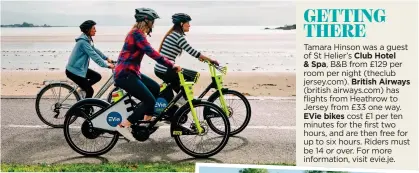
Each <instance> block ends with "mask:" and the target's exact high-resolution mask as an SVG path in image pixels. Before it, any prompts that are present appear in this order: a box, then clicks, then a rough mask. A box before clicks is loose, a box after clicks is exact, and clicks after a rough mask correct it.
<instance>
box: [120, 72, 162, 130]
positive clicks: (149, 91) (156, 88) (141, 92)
mask: <svg viewBox="0 0 419 173" xmlns="http://www.w3.org/2000/svg"><path fill="white" fill-rule="evenodd" d="M115 84H116V85H117V86H118V87H120V88H122V89H123V90H125V91H126V92H128V93H129V94H131V95H132V96H133V97H135V98H137V99H138V100H141V102H140V103H139V104H138V105H137V108H136V109H135V110H134V113H133V114H132V115H131V116H129V117H128V119H127V120H128V121H129V122H130V123H132V124H133V123H135V122H137V121H139V120H143V119H144V115H153V114H154V106H155V104H156V97H157V96H158V94H159V92H160V85H159V84H158V83H157V82H155V81H154V80H153V79H151V78H149V77H148V76H146V75H144V74H141V78H140V77H139V76H137V75H136V74H129V75H128V76H127V77H122V78H117V79H115Z"/></svg>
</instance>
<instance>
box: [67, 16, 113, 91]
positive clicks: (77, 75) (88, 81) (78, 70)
mask: <svg viewBox="0 0 419 173" xmlns="http://www.w3.org/2000/svg"><path fill="white" fill-rule="evenodd" d="M95 25H96V22H94V21H92V20H87V21H85V22H83V23H82V24H81V25H80V30H81V32H83V33H82V34H81V35H80V36H79V37H78V38H76V45H75V46H74V49H73V51H72V53H71V55H70V58H69V60H68V63H67V66H66V71H65V73H66V75H67V77H68V78H69V79H71V80H72V81H73V82H74V83H76V84H77V85H78V86H79V87H80V88H81V89H82V90H83V91H85V92H86V96H85V98H92V96H93V93H94V90H93V87H92V86H93V85H94V84H96V83H97V82H99V81H100V80H101V79H102V76H101V75H100V74H99V73H97V72H95V71H93V70H91V69H89V60H90V58H92V59H93V61H94V62H96V64H98V65H99V66H100V67H104V68H112V69H113V68H114V67H115V66H114V65H113V64H112V60H111V59H110V58H108V57H107V56H105V55H104V54H103V53H102V52H101V51H99V49H97V48H95V47H94V44H93V39H92V36H95V34H96V28H95ZM104 60H106V61H108V63H106V62H105V61H104Z"/></svg>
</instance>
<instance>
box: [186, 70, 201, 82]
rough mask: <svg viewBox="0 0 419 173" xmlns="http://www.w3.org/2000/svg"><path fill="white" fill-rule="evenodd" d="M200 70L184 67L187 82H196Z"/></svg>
mask: <svg viewBox="0 0 419 173" xmlns="http://www.w3.org/2000/svg"><path fill="white" fill-rule="evenodd" d="M199 75H200V74H199V72H197V71H194V70H190V69H185V68H184V69H183V76H184V77H185V81H186V82H193V83H196V81H198V79H199Z"/></svg>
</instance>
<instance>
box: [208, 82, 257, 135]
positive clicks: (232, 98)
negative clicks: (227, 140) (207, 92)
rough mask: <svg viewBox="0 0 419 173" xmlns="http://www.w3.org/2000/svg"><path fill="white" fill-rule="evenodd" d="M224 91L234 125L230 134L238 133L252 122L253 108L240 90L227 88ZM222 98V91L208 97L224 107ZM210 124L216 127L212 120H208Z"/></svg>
mask: <svg viewBox="0 0 419 173" xmlns="http://www.w3.org/2000/svg"><path fill="white" fill-rule="evenodd" d="M222 92H223V97H224V100H225V103H226V107H227V111H228V112H227V113H226V114H227V116H228V117H229V120H230V123H231V126H232V127H231V132H230V135H232V136H233V135H237V134H239V133H240V132H242V131H243V130H244V129H245V128H246V126H247V125H248V124H249V122H250V118H251V116H252V109H251V107H250V103H249V100H247V98H246V97H245V96H244V95H243V94H241V93H240V92H238V91H234V90H227V89H225V90H223V91H222ZM220 99H221V97H220V93H219V92H215V93H213V94H212V95H211V96H210V97H209V98H208V101H209V102H211V103H214V104H216V105H217V106H219V107H220V108H222V105H221V101H220ZM208 124H209V125H210V127H213V128H215V127H214V126H213V125H212V122H211V120H209V121H208Z"/></svg>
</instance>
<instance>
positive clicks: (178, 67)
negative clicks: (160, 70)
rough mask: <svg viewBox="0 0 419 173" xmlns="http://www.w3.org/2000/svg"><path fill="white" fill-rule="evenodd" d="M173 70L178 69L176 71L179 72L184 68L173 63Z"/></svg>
mask: <svg viewBox="0 0 419 173" xmlns="http://www.w3.org/2000/svg"><path fill="white" fill-rule="evenodd" d="M173 70H175V71H176V73H179V72H180V71H181V70H182V68H181V67H180V66H179V65H177V64H174V65H173Z"/></svg>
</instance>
